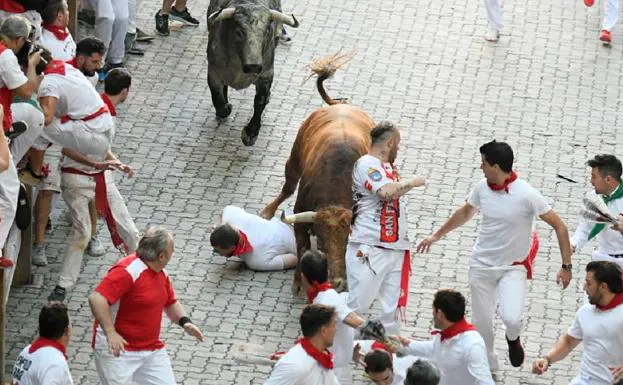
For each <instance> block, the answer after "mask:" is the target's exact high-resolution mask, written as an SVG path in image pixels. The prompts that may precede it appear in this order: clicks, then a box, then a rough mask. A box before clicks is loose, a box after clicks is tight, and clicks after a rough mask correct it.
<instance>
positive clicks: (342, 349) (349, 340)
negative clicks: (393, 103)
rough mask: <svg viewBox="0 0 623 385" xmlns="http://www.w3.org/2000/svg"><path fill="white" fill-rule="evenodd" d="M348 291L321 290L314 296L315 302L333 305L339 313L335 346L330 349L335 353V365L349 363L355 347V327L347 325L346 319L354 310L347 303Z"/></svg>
mask: <svg viewBox="0 0 623 385" xmlns="http://www.w3.org/2000/svg"><path fill="white" fill-rule="evenodd" d="M347 302H348V293H338V292H337V291H335V290H334V289H329V290H325V291H321V292H320V293H318V295H317V296H316V298H314V302H313V303H315V304H320V305H326V306H332V307H334V308H335V312H336V314H337V328H336V332H335V339H334V340H333V346H331V347H330V348H329V350H330V351H331V352H332V353H333V364H334V365H335V367H340V366H346V365H348V364H349V363H350V362H351V361H352V358H353V347H354V346H355V345H354V341H355V329H353V328H352V327H350V326H348V325H346V324H345V323H344V320H345V319H346V317H347V316H348V315H349V314H350V313H352V312H353V310H352V309H351V308H349V307H348V305H347V304H346V303H347Z"/></svg>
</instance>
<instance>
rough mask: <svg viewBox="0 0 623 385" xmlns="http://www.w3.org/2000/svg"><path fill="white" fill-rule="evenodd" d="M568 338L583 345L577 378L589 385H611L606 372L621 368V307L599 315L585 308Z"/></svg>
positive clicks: (579, 312)
mask: <svg viewBox="0 0 623 385" xmlns="http://www.w3.org/2000/svg"><path fill="white" fill-rule="evenodd" d="M567 334H569V335H570V336H571V337H573V338H575V339H578V340H582V342H583V343H584V349H583V351H582V364H581V365H580V376H581V377H583V378H586V379H589V380H590V383H591V385H611V384H612V383H613V382H614V378H613V377H612V374H611V373H610V370H609V369H608V368H611V367H615V366H617V365H621V364H623V305H619V306H617V307H615V308H614V309H610V310H606V311H601V310H599V309H597V307H596V306H595V305H591V304H585V305H584V306H582V307H581V308H580V310H578V312H577V313H576V315H575V321H574V322H573V326H571V328H569V331H568V332H567Z"/></svg>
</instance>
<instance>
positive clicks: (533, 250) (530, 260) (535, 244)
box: [513, 231, 539, 279]
mask: <svg viewBox="0 0 623 385" xmlns="http://www.w3.org/2000/svg"><path fill="white" fill-rule="evenodd" d="M538 252H539V234H538V233H537V232H536V231H533V232H532V240H531V242H530V250H528V256H527V257H526V259H524V260H523V261H521V262H518V261H515V262H513V266H515V265H522V266H523V267H525V268H526V276H527V278H528V279H532V265H533V264H534V260H535V259H536V255H537V253H538Z"/></svg>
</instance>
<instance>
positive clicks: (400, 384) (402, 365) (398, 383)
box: [356, 340, 420, 385]
mask: <svg viewBox="0 0 623 385" xmlns="http://www.w3.org/2000/svg"><path fill="white" fill-rule="evenodd" d="M356 343H357V344H359V346H361V350H360V352H361V353H363V354H368V353H369V352H371V351H372V344H373V343H374V341H370V340H359V341H357V342H356ZM389 354H391V355H392V371H393V372H394V378H393V380H392V383H391V385H404V382H405V378H406V377H407V370H409V368H410V367H411V365H413V363H415V362H416V361H417V360H419V359H420V357H418V356H414V355H410V354H409V355H406V356H403V357H398V356H397V355H395V354H393V353H389Z"/></svg>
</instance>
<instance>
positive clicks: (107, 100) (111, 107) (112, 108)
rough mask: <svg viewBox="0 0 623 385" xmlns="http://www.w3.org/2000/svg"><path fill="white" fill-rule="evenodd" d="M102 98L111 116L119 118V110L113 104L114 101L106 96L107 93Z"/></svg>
mask: <svg viewBox="0 0 623 385" xmlns="http://www.w3.org/2000/svg"><path fill="white" fill-rule="evenodd" d="M101 96H102V100H103V101H104V103H105V104H106V105H107V106H108V111H109V112H110V115H112V116H117V109H116V108H115V105H114V104H113V102H112V100H110V98H109V97H108V95H106V93H105V92H104V93H103V94H102V95H101Z"/></svg>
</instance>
